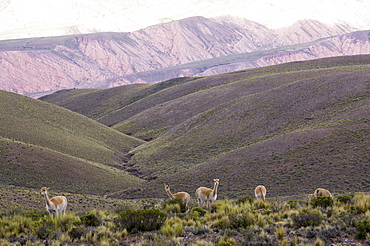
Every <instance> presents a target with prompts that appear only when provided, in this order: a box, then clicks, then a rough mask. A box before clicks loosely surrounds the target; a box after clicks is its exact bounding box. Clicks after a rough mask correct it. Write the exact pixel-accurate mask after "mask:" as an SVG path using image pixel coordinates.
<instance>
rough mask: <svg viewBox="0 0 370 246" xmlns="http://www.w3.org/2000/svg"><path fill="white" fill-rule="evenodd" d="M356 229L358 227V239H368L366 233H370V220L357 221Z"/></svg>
mask: <svg viewBox="0 0 370 246" xmlns="http://www.w3.org/2000/svg"><path fill="white" fill-rule="evenodd" d="M356 229H357V234H356V237H357V238H358V239H366V234H367V233H370V221H368V220H362V221H359V222H357V224H356Z"/></svg>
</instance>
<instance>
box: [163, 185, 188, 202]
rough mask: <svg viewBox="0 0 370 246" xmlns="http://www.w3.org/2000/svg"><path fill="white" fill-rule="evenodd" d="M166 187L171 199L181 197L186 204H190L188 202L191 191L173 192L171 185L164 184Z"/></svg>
mask: <svg viewBox="0 0 370 246" xmlns="http://www.w3.org/2000/svg"><path fill="white" fill-rule="evenodd" d="M164 189H165V190H166V192H167V195H168V196H169V197H170V198H171V199H175V198H181V199H182V201H183V202H184V203H186V206H187V205H188V202H189V201H190V195H189V193H187V192H177V193H175V194H172V193H171V191H170V186H169V185H164Z"/></svg>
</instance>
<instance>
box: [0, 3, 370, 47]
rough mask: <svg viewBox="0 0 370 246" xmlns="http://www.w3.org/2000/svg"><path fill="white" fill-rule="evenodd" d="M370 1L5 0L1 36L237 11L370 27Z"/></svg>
mask: <svg viewBox="0 0 370 246" xmlns="http://www.w3.org/2000/svg"><path fill="white" fill-rule="evenodd" d="M369 9H370V3H369V2H368V1H359V0H348V1H342V0H325V1H323V0H311V1H305V0H296V1H294V2H286V1H274V0H262V1H252V0H248V1H246V0H234V1H229V0H215V1H203V0H190V1H172V0H152V1H150V2H148V1H146V0H127V1H121V0H110V1H103V0H65V1H64V2H63V3H61V2H60V1H58V0H37V1H32V2H30V1H27V0H17V1H15V0H2V1H0V23H2V25H1V26H0V40H5V39H19V38H32V37H50V36H63V35H72V34H83V33H97V32H132V31H136V30H139V29H142V28H145V27H148V26H152V25H157V24H161V23H164V22H169V21H171V20H180V19H185V18H189V17H192V16H203V17H206V18H214V17H217V16H225V15H231V16H238V17H241V18H246V19H249V20H251V21H254V22H258V23H261V24H263V25H264V26H267V27H268V28H270V29H277V28H281V27H287V26H290V25H292V24H293V23H294V22H296V21H298V20H300V19H312V20H317V21H320V22H324V23H326V24H329V25H331V24H346V25H349V26H351V27H354V28H356V29H357V30H367V29H370V17H369V14H368V10H369Z"/></svg>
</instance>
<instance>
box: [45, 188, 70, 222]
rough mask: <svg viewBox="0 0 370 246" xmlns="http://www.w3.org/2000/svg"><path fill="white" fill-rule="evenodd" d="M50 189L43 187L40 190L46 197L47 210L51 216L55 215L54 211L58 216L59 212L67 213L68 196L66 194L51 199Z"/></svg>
mask: <svg viewBox="0 0 370 246" xmlns="http://www.w3.org/2000/svg"><path fill="white" fill-rule="evenodd" d="M48 189H50V188H46V187H42V188H41V190H40V193H41V195H43V196H44V197H45V202H46V210H47V211H48V212H49V214H50V216H51V217H53V213H55V214H56V216H58V215H59V214H63V215H65V213H66V209H67V198H66V197H65V196H55V197H53V198H51V199H49V196H48Z"/></svg>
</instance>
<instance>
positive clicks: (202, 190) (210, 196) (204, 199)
mask: <svg viewBox="0 0 370 246" xmlns="http://www.w3.org/2000/svg"><path fill="white" fill-rule="evenodd" d="M219 181H220V180H219V179H214V180H213V182H214V185H213V189H210V188H206V187H199V188H198V189H197V190H196V191H195V196H196V198H197V200H198V206H200V207H201V206H204V205H207V207H208V208H209V209H210V210H211V209H212V205H213V203H214V201H216V199H217V188H218V184H219Z"/></svg>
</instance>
